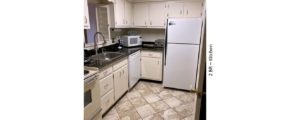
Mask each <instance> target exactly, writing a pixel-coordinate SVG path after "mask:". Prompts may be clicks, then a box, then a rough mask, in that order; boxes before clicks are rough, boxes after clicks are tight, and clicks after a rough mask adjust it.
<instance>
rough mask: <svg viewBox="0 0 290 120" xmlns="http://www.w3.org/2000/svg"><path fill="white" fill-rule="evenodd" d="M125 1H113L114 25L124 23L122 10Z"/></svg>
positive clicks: (123, 9)
mask: <svg viewBox="0 0 290 120" xmlns="http://www.w3.org/2000/svg"><path fill="white" fill-rule="evenodd" d="M124 6H125V3H124V0H115V3H114V8H115V9H114V11H115V12H114V13H115V25H116V26H123V25H125V19H124V13H125V12H124V11H125V8H124Z"/></svg>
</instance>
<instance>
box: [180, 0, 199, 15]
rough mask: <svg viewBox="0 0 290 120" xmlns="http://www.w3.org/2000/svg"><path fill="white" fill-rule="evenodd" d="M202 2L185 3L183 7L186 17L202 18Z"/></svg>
mask: <svg viewBox="0 0 290 120" xmlns="http://www.w3.org/2000/svg"><path fill="white" fill-rule="evenodd" d="M201 9H202V2H185V3H184V6H183V10H184V17H200V16H201Z"/></svg>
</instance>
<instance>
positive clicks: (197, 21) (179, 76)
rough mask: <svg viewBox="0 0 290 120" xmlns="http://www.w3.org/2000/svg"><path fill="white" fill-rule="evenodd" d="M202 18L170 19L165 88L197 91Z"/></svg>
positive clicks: (166, 46) (166, 47)
mask: <svg viewBox="0 0 290 120" xmlns="http://www.w3.org/2000/svg"><path fill="white" fill-rule="evenodd" d="M201 26H202V19H201V18H182V19H181V18H180V19H178V18H176V19H168V20H167V27H166V41H165V48H164V49H165V50H164V68H163V86H164V87H169V88H177V89H183V90H192V89H195V83H196V78H197V65H198V57H199V56H198V54H199V47H200V36H201Z"/></svg>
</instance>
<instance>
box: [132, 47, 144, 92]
mask: <svg viewBox="0 0 290 120" xmlns="http://www.w3.org/2000/svg"><path fill="white" fill-rule="evenodd" d="M140 61H141V53H140V50H139V51H137V52H134V53H132V54H131V55H130V56H129V89H131V88H132V87H133V86H134V85H135V84H136V83H137V82H138V80H139V79H140V76H141V62H140Z"/></svg>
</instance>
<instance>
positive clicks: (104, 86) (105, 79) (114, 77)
mask: <svg viewBox="0 0 290 120" xmlns="http://www.w3.org/2000/svg"><path fill="white" fill-rule="evenodd" d="M98 75H99V78H100V79H99V82H100V94H101V108H102V112H101V113H102V115H103V114H104V113H105V112H106V111H107V110H108V109H109V108H110V107H111V106H112V105H113V104H114V103H115V102H116V101H117V100H118V99H119V98H120V97H121V96H122V95H123V94H124V93H125V92H126V91H127V90H128V82H129V78H128V59H125V60H122V61H120V62H118V63H116V64H114V65H112V66H110V67H109V68H106V69H104V70H102V71H101V72H100V73H99V74H98Z"/></svg>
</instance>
